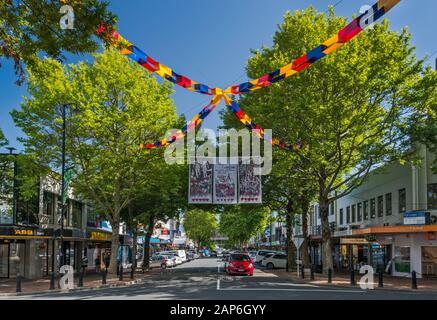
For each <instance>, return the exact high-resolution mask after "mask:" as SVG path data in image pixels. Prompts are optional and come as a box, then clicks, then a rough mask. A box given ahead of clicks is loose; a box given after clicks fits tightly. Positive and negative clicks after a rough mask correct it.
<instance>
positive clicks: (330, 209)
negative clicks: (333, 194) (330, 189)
mask: <svg viewBox="0 0 437 320" xmlns="http://www.w3.org/2000/svg"><path fill="white" fill-rule="evenodd" d="M329 215H331V216H333V215H334V202H331V203H330V204H329Z"/></svg>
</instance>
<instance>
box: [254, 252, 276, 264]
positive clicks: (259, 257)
mask: <svg viewBox="0 0 437 320" xmlns="http://www.w3.org/2000/svg"><path fill="white" fill-rule="evenodd" d="M268 253H277V251H273V250H259V251H258V252H257V254H256V257H255V263H261V260H262V259H263V258H264V257H265V255H266V254H268Z"/></svg>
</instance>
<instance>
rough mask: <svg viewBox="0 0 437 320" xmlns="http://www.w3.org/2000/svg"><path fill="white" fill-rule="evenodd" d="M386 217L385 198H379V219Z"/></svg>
mask: <svg viewBox="0 0 437 320" xmlns="http://www.w3.org/2000/svg"><path fill="white" fill-rule="evenodd" d="M383 216H384V197H383V196H379V197H378V217H379V218H382V217H383Z"/></svg>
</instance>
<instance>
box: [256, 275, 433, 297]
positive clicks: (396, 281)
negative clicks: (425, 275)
mask: <svg viewBox="0 0 437 320" xmlns="http://www.w3.org/2000/svg"><path fill="white" fill-rule="evenodd" d="M263 271H264V272H271V273H273V274H275V275H277V276H279V277H282V278H284V279H288V280H291V281H293V282H295V283H305V284H314V285H326V286H328V285H329V286H339V287H349V288H350V287H351V284H350V274H349V273H334V275H333V277H332V283H328V277H327V276H325V275H322V274H320V273H315V274H314V280H310V276H311V275H310V273H309V272H306V273H305V279H302V278H301V276H299V277H298V276H297V273H296V271H293V272H289V273H287V272H286V271H285V270H263ZM362 276H363V275H361V274H359V273H358V272H356V273H355V282H356V283H357V284H356V286H357V287H359V281H360V279H361V277H362ZM383 280H384V281H383V282H384V287H383V288H378V274H375V275H374V278H373V283H374V288H375V289H378V290H409V291H415V292H419V291H435V292H436V294H437V278H436V279H417V288H418V289H417V290H415V289H412V288H411V278H406V277H405V278H403V277H393V276H390V275H386V274H384V279H383Z"/></svg>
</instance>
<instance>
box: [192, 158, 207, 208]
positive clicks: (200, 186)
mask: <svg viewBox="0 0 437 320" xmlns="http://www.w3.org/2000/svg"><path fill="white" fill-rule="evenodd" d="M189 175H190V181H189V190H188V203H196V204H198V203H212V178H213V165H212V164H211V163H210V162H202V163H201V162H195V163H194V164H190V165H189Z"/></svg>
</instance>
